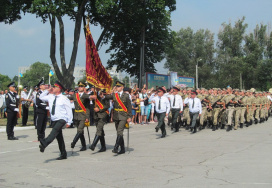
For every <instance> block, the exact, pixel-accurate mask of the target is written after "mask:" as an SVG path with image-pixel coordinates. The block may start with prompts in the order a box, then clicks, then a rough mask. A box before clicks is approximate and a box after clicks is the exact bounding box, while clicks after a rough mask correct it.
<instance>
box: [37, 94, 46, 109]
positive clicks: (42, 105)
mask: <svg viewBox="0 0 272 188" xmlns="http://www.w3.org/2000/svg"><path fill="white" fill-rule="evenodd" d="M41 94H42V91H41V90H39V91H38V93H37V95H36V107H37V108H36V112H37V113H39V114H47V110H46V107H47V103H46V102H44V101H42V100H41V99H40V95H41Z"/></svg>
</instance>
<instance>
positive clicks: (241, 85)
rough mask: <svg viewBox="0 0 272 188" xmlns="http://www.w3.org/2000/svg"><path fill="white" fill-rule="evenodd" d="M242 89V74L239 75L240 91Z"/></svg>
mask: <svg viewBox="0 0 272 188" xmlns="http://www.w3.org/2000/svg"><path fill="white" fill-rule="evenodd" d="M242 89H243V82H242V73H240V90H242Z"/></svg>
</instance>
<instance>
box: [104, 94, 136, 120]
mask: <svg viewBox="0 0 272 188" xmlns="http://www.w3.org/2000/svg"><path fill="white" fill-rule="evenodd" d="M105 98H106V99H109V100H113V103H114V104H113V108H114V111H113V120H114V121H118V120H125V121H126V120H127V119H128V118H132V113H131V101H130V99H129V95H128V94H127V93H125V92H123V93H122V95H121V97H120V99H121V101H122V102H123V104H124V105H125V106H126V108H127V110H128V113H126V112H124V111H116V109H122V107H121V106H120V105H119V103H118V101H117V99H116V97H115V93H113V94H111V95H106V96H105Z"/></svg>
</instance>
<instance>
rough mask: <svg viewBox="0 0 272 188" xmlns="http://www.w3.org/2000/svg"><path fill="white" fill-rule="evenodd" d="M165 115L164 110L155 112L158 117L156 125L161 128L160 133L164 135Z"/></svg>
mask: <svg viewBox="0 0 272 188" xmlns="http://www.w3.org/2000/svg"><path fill="white" fill-rule="evenodd" d="M165 115H166V112H163V113H157V117H158V125H157V127H158V128H160V129H161V132H162V135H166V129H165V123H164V118H165Z"/></svg>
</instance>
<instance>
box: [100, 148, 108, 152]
mask: <svg viewBox="0 0 272 188" xmlns="http://www.w3.org/2000/svg"><path fill="white" fill-rule="evenodd" d="M105 151H106V147H102V148H101V149H100V150H99V151H98V152H105Z"/></svg>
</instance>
